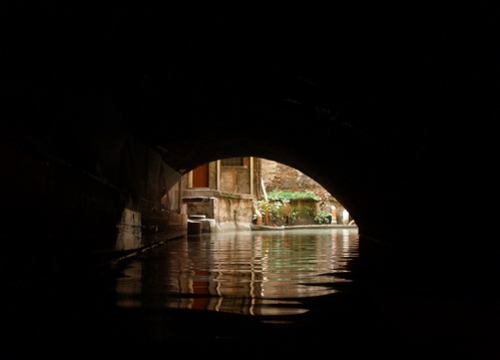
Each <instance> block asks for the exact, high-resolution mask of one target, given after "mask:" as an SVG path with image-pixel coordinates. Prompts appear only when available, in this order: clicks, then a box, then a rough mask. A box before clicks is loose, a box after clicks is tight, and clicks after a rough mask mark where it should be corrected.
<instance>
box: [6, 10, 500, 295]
mask: <svg viewBox="0 0 500 360" xmlns="http://www.w3.org/2000/svg"><path fill="white" fill-rule="evenodd" d="M488 10H489V9H487V8H485V7H484V8H483V7H482V6H481V5H480V4H476V5H471V6H470V7H468V6H465V4H463V3H462V2H458V3H453V4H447V3H446V2H443V3H439V4H435V5H434V6H433V7H432V8H428V7H425V6H423V5H416V4H415V5H409V4H392V5H388V4H385V5H380V6H375V5H370V6H366V7H362V6H361V5H359V6H358V5H355V4H350V3H348V2H336V3H332V4H330V5H323V6H322V7H319V8H316V9H310V6H306V5H303V6H302V5H300V2H297V4H295V5H291V6H290V9H286V10H283V11H273V10H263V9H257V8H255V9H253V10H251V9H247V11H245V12H242V13H237V12H233V11H228V10H224V9H222V8H211V7H210V6H209V5H205V6H203V7H200V8H196V7H194V8H187V7H186V8H183V7H182V6H180V5H178V7H175V6H174V5H172V6H170V5H169V6H166V5H165V6H161V5H148V6H146V5H139V4H136V3H133V2H128V3H126V4H122V5H116V6H112V5H100V6H99V7H98V8H91V7H90V6H83V5H82V6H77V5H67V6H63V5H61V4H58V3H57V4H56V3H54V4H53V5H33V6H28V5H26V6H24V5H19V4H18V5H11V6H9V11H8V12H7V13H6V14H7V15H8V17H9V18H8V19H6V21H5V27H4V31H5V36H4V37H3V39H2V42H3V44H2V47H3V48H4V51H2V52H3V54H4V56H5V60H6V67H5V68H4V69H3V70H4V73H5V77H4V81H2V85H1V86H2V93H3V94H4V96H3V98H4V100H7V101H6V102H5V104H6V105H7V106H5V107H4V108H3V109H2V112H3V113H4V114H3V115H2V118H3V120H2V125H1V137H2V141H1V146H2V150H1V156H2V160H1V180H0V181H1V183H0V184H1V186H0V187H1V209H2V214H1V217H2V227H3V229H4V231H3V234H4V236H3V242H4V246H3V249H4V253H6V254H7V256H6V257H5V261H4V262H3V263H4V266H5V271H4V273H5V274H8V276H7V277H6V278H4V280H3V281H4V282H5V284H6V286H12V284H14V283H16V281H20V282H23V281H28V280H26V279H31V278H33V277H36V276H39V275H40V269H41V268H43V269H47V272H48V273H51V271H55V272H57V271H77V270H78V268H80V267H86V266H88V264H95V263H100V262H102V261H105V260H109V259H111V258H112V257H113V256H116V254H112V251H109V250H110V249H111V248H112V243H110V241H111V242H112V241H113V239H112V237H113V236H114V234H115V231H116V228H115V227H116V224H117V222H118V221H119V220H120V216H121V213H122V211H123V209H124V208H125V207H133V208H134V211H138V212H140V213H141V214H142V217H143V221H144V222H145V223H146V224H149V223H148V221H149V222H150V224H152V226H153V225H154V226H157V225H156V224H157V223H158V222H159V221H163V222H166V223H165V224H166V225H165V228H161V229H163V230H165V232H166V233H167V232H168V231H170V230H171V228H170V227H169V226H170V225H169V224H174V225H175V224H176V221H178V220H176V219H177V218H175V216H174V215H172V217H170V218H168V219H167V218H162V219H160V218H159V217H158V216H157V214H155V213H153V212H152V211H151V208H154V206H153V207H151V205H150V204H153V203H155V202H158V201H159V200H160V198H161V196H162V195H163V194H164V192H165V191H168V190H169V189H170V188H172V187H173V186H174V185H175V184H176V183H177V181H178V180H179V179H180V178H181V176H182V175H183V174H186V173H187V172H189V171H190V170H193V169H195V168H196V167H198V166H199V165H202V164H205V163H207V162H209V161H213V160H217V159H221V158H226V157H235V156H257V157H262V158H268V159H273V160H276V161H279V162H282V163H285V164H288V165H290V166H292V167H295V168H297V169H299V170H300V171H302V172H303V173H305V174H307V175H308V176H310V177H312V178H313V179H315V180H316V181H318V182H319V183H320V184H321V185H323V186H324V187H325V188H326V189H327V190H328V191H329V192H331V193H332V194H334V196H335V197H336V198H338V200H339V201H340V202H341V203H342V204H344V205H345V206H346V208H348V209H349V212H350V213H351V214H352V216H353V218H355V219H356V223H357V225H358V226H359V234H360V254H361V256H360V265H359V266H360V267H361V268H362V269H363V271H361V273H362V277H363V284H365V286H366V288H367V289H369V290H370V291H373V292H381V293H383V292H388V293H395V294H403V293H404V294H413V295H415V294H418V295H419V296H424V294H430V293H432V294H436V293H439V294H441V295H440V296H444V297H457V298H458V297H460V298H462V297H463V298H466V299H472V300H477V299H487V300H488V301H496V300H498V299H497V297H496V295H497V294H498V293H500V292H499V291H498V284H499V281H500V278H499V277H500V271H499V270H498V261H499V255H498V254H499V250H500V248H499V245H498V244H499V242H498V239H499V231H498V226H497V221H496V220H497V216H498V206H497V201H496V198H497V184H498V181H497V179H498V177H497V161H498V156H497V155H498V145H497V144H498V139H497V134H498V132H497V130H496V126H495V125H494V116H495V115H496V114H497V111H496V110H495V111H494V110H493V106H492V105H493V102H494V101H495V98H494V97H493V91H492V90H493V89H494V88H495V86H496V83H497V82H498V71H496V69H495V68H496V66H497V62H498V58H497V57H498V48H497V46H496V44H494V42H493V41H492V33H493V32H491V31H489V30H490V29H489V28H490V27H491V26H493V24H494V21H495V17H494V15H493V14H492V13H493V12H490V11H488ZM159 184H163V185H159ZM169 221H170V223H168V222H169ZM89 223H92V226H88V224H89ZM161 229H160V230H161ZM168 229H170V230H168ZM174 233H175V231H174ZM13 234H15V235H13ZM68 234H71V236H70V237H68ZM110 239H111V240H110ZM103 254H105V255H103ZM4 255H5V254H4ZM121 255H123V254H120V256H121ZM380 259H383V261H381V260H380ZM380 263H383V264H384V265H380ZM375 264H376V265H375ZM44 271H45V270H44ZM42 272H43V271H42Z"/></svg>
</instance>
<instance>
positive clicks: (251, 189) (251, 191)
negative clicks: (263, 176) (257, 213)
mask: <svg viewBox="0 0 500 360" xmlns="http://www.w3.org/2000/svg"><path fill="white" fill-rule="evenodd" d="M250 194H251V195H253V194H254V188H253V157H250Z"/></svg>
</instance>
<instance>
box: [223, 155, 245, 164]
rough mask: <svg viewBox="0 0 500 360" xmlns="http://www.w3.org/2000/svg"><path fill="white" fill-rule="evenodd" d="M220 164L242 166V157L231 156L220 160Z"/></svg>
mask: <svg viewBox="0 0 500 360" xmlns="http://www.w3.org/2000/svg"><path fill="white" fill-rule="evenodd" d="M221 165H222V166H243V165H244V163H243V158H242V157H233V158H227V159H222V160H221Z"/></svg>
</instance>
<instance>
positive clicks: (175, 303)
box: [116, 229, 358, 315]
mask: <svg viewBox="0 0 500 360" xmlns="http://www.w3.org/2000/svg"><path fill="white" fill-rule="evenodd" d="M357 256H358V235H357V229H324V230H315V231H314V232H312V231H310V230H309V231H307V230H293V231H287V232H285V231H258V232H256V231H253V232H236V233H216V234H210V235H208V234H207V235H202V236H197V237H187V238H182V239H178V240H173V241H170V242H168V243H166V244H165V245H163V246H161V247H158V248H156V249H154V250H152V251H150V252H147V253H145V254H143V255H141V256H138V257H136V258H134V259H132V260H130V261H128V262H126V263H124V264H120V265H119V268H120V269H119V271H118V272H117V273H116V276H117V278H116V293H117V306H119V307H124V308H171V309H191V310H209V311H217V312H228V313H236V314H243V315H291V314H301V313H305V312H307V311H308V310H309V309H308V308H307V306H305V304H304V303H303V301H301V299H303V298H311V297H318V296H324V295H328V294H333V293H335V292H339V291H345V289H346V283H347V282H351V281H352V278H351V276H350V271H349V267H348V264H349V262H350V261H351V260H352V259H353V258H356V257H357Z"/></svg>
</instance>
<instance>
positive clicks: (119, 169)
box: [0, 109, 186, 276]
mask: <svg viewBox="0 0 500 360" xmlns="http://www.w3.org/2000/svg"><path fill="white" fill-rule="evenodd" d="M94 111H95V113H99V112H100V111H101V112H102V109H95V110H94ZM101 116H103V117H104V116H105V115H102V114H101ZM65 121H70V120H69V119H65ZM106 121H109V119H105V118H104V119H103V118H99V119H98V120H97V121H89V122H86V123H85V124H81V123H78V119H76V120H74V122H73V123H72V124H69V123H66V125H64V124H61V122H60V121H54V122H53V123H52V124H49V125H48V128H49V130H47V132H46V133H45V134H43V133H42V134H38V136H30V135H32V134H30V133H29V132H21V131H15V130H16V129H14V130H13V129H12V128H10V129H7V130H6V131H5V132H3V134H2V135H3V138H2V142H0V146H1V151H0V156H1V159H0V166H1V168H0V172H1V174H2V176H1V177H0V191H1V193H0V196H1V200H2V201H1V218H2V228H3V231H4V236H3V248H4V249H5V251H4V252H3V255H7V254H8V256H7V259H8V261H7V262H5V263H4V265H6V267H7V268H8V271H9V272H12V271H14V272H15V273H21V274H23V276H32V275H34V274H43V273H52V272H60V271H64V270H77V269H79V268H80V269H82V268H88V267H89V266H95V265H99V264H101V263H103V262H107V261H110V260H113V259H116V258H118V257H120V256H124V255H126V254H128V253H130V252H131V251H137V249H140V248H144V247H147V246H150V245H152V244H155V243H158V242H160V241H163V240H165V239H169V238H173V237H177V236H181V235H183V234H185V233H186V215H183V214H180V211H179V210H180V209H178V211H177V212H176V211H170V209H164V208H163V207H162V203H161V198H162V196H164V195H165V194H167V196H168V190H169V189H170V188H171V187H172V186H173V185H174V184H175V183H176V182H177V181H178V180H179V179H180V177H181V175H180V174H179V173H178V172H177V171H175V170H174V169H172V168H171V167H169V166H168V165H167V164H165V163H164V162H163V161H162V159H161V155H160V154H158V153H157V152H156V151H154V150H152V149H151V148H148V147H147V146H146V145H144V144H142V143H140V142H138V141H137V140H135V139H134V138H133V137H132V136H131V135H130V133H128V131H127V130H126V129H125V128H123V127H120V126H119V124H117V123H116V122H115V123H113V124H109V123H106ZM68 129H71V130H77V131H69V130H68ZM126 213H135V214H138V215H139V219H140V220H139V221H135V222H130V221H127V216H125V214H126ZM117 227H118V228H117ZM124 232H125V233H129V235H127V236H129V237H130V236H131V235H130V234H132V233H133V234H135V239H134V241H132V242H131V241H127V242H126V243H127V244H128V245H127V246H125V245H124V244H125V243H124V242H123V236H122V237H121V238H117V235H119V234H120V235H123V234H124ZM7 264H13V266H14V267H15V270H14V268H13V267H11V266H9V265H7Z"/></svg>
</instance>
